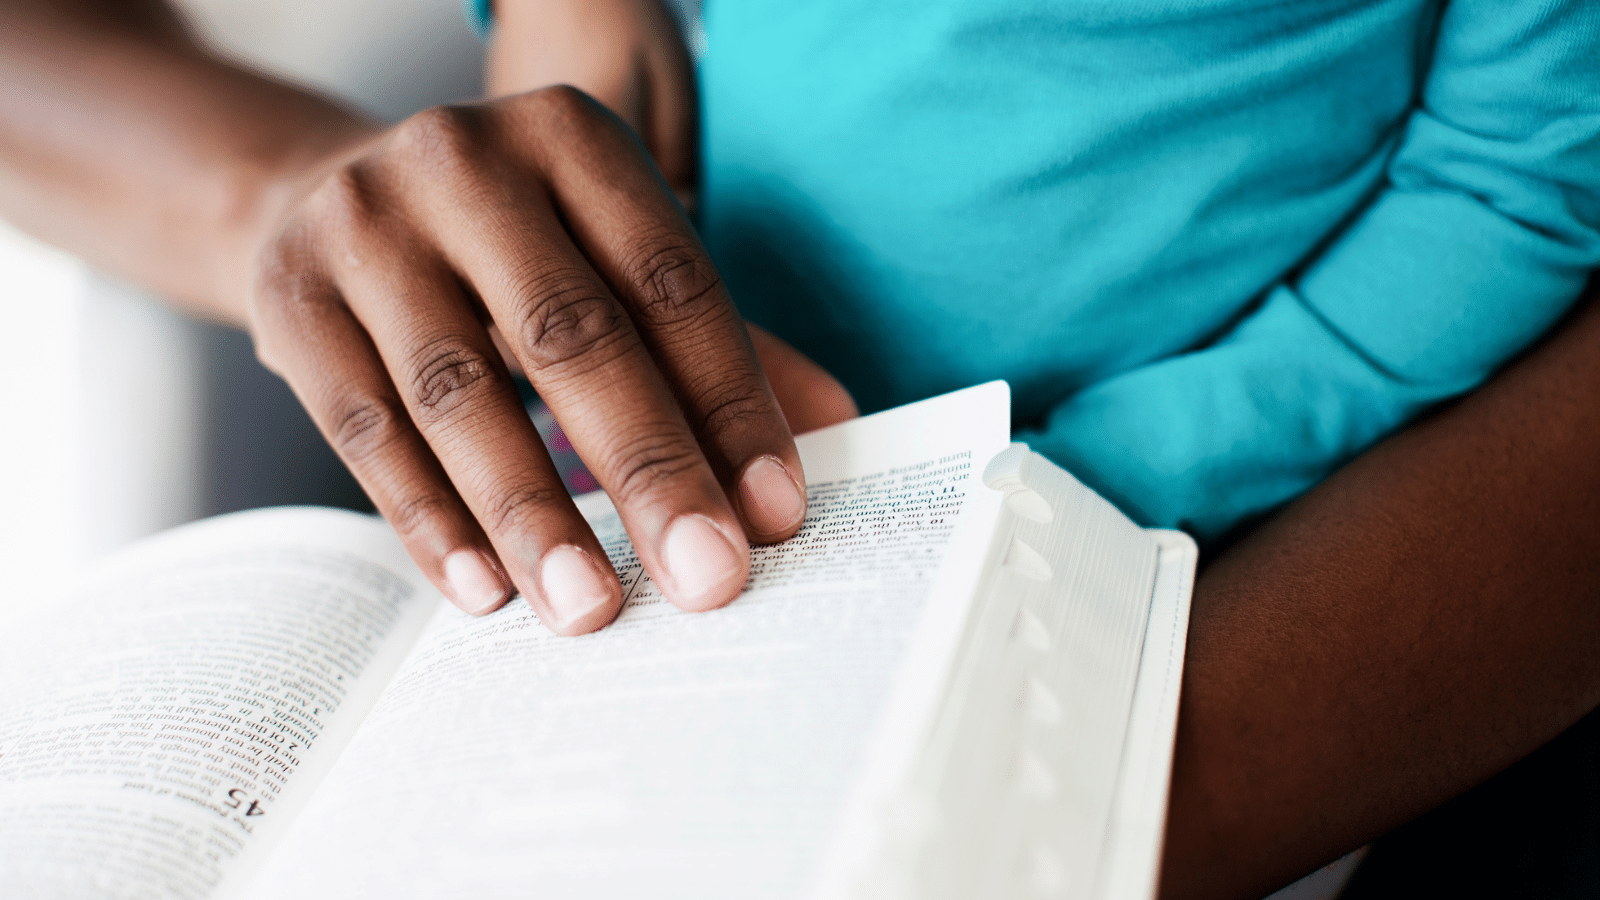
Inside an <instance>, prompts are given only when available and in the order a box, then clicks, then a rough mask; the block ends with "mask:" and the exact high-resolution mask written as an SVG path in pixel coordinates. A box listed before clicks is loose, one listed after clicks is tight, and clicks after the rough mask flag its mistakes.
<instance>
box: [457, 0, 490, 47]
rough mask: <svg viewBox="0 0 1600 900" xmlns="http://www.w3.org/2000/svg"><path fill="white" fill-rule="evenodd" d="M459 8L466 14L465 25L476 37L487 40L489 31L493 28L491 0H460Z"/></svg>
mask: <svg viewBox="0 0 1600 900" xmlns="http://www.w3.org/2000/svg"><path fill="white" fill-rule="evenodd" d="M461 7H462V9H464V10H465V11H466V13H467V24H469V25H471V26H472V30H473V31H476V32H477V33H478V37H481V38H488V37H489V29H490V28H492V27H494V2H493V0H461Z"/></svg>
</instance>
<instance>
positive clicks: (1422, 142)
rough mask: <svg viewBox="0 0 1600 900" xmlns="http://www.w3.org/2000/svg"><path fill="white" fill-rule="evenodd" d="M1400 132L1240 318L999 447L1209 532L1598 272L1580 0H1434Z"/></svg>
mask: <svg viewBox="0 0 1600 900" xmlns="http://www.w3.org/2000/svg"><path fill="white" fill-rule="evenodd" d="M1405 129H1406V130H1405V133H1404V135H1403V137H1402V140H1401V142H1400V144H1399V147H1398V149H1397V150H1396V152H1395V154H1394V156H1393V157H1392V159H1391V161H1390V163H1389V167H1388V177H1387V180H1386V183H1385V185H1384V187H1383V189H1382V190H1381V191H1380V192H1379V193H1378V194H1377V195H1376V196H1375V197H1374V198H1373V199H1372V201H1371V202H1370V203H1369V204H1367V205H1366V206H1365V207H1364V209H1363V210H1362V211H1361V213H1360V214H1359V215H1358V216H1357V217H1356V218H1355V219H1354V220H1353V221H1352V222H1351V223H1350V224H1349V225H1348V226H1347V227H1346V228H1344V229H1343V231H1342V232H1341V233H1340V234H1338V235H1337V236H1336V237H1335V238H1334V239H1333V240H1332V241H1331V243H1330V244H1329V245H1328V246H1327V247H1326V248H1324V249H1323V250H1322V251H1321V252H1320V253H1319V254H1317V255H1316V257H1315V258H1314V259H1312V260H1310V261H1309V263H1308V264H1307V265H1306V266H1304V267H1303V268H1302V270H1301V271H1300V272H1299V273H1298V274H1297V275H1296V276H1294V277H1291V278H1289V279H1288V280H1286V281H1285V282H1284V283H1283V284H1282V285H1280V286H1278V287H1276V288H1275V289H1273V290H1272V291H1270V292H1269V293H1268V294H1267V296H1266V297H1265V299H1264V301H1263V302H1262V304H1261V306H1260V307H1259V308H1258V309H1257V310H1256V311H1255V312H1253V313H1252V314H1251V315H1249V316H1248V317H1246V318H1245V319H1243V320H1242V321H1241V322H1239V323H1238V324H1237V325H1236V326H1234V327H1233V328H1231V329H1230V330H1229V331H1228V332H1227V333H1226V334H1225V335H1223V336H1222V337H1221V338H1220V339H1218V340H1216V341H1215V342H1214V343H1212V344H1210V345H1209V346H1206V347H1202V348H1199V349H1196V350H1195V351H1193V352H1190V353H1186V354H1183V355H1179V356H1176V357H1172V358H1168V359H1165V360H1161V361H1158V362H1156V363H1153V364H1150V365H1147V366H1144V367H1142V368H1138V369H1135V370H1133V371H1128V372H1124V373H1122V374H1120V375H1117V376H1113V377H1112V378H1110V379H1108V380H1105V381H1103V382H1100V383H1098V384H1096V385H1093V386H1091V387H1090V388H1088V389H1086V390H1084V391H1082V392H1081V393H1078V394H1076V395H1074V396H1073V397H1071V398H1069V399H1068V400H1066V401H1065V402H1063V403H1062V404H1061V405H1059V406H1057V407H1056V408H1054V409H1053V410H1052V411H1051V412H1050V414H1049V415H1048V416H1047V417H1046V419H1045V420H1044V422H1043V423H1042V424H1041V426H1040V427H1039V428H1038V429H1036V430H1032V431H1024V432H1022V433H1020V434H1019V437H1018V439H1019V440H1026V441H1028V442H1029V443H1031V444H1033V445H1034V447H1035V449H1038V450H1040V451H1041V452H1043V453H1045V454H1046V455H1048V456H1052V457H1054V458H1055V459H1057V460H1058V461H1059V462H1061V463H1062V464H1064V465H1066V466H1067V467H1069V468H1071V469H1072V470H1073V471H1074V472H1077V473H1079V475H1080V477H1082V478H1084V479H1085V480H1086V481H1088V482H1090V483H1092V484H1093V485H1094V486H1095V487H1096V488H1097V489H1099V490H1101V491H1102V492H1104V493H1105V494H1107V496H1109V497H1111V498H1112V499H1113V500H1115V501H1117V502H1119V503H1121V504H1122V505H1123V507H1124V508H1125V509H1126V510H1127V511H1128V512H1129V514H1130V515H1133V516H1134V517H1135V518H1137V519H1140V520H1141V521H1143V522H1145V523H1146V524H1152V525H1165V526H1180V527H1185V528H1188V529H1189V530H1191V531H1193V532H1195V533H1196V534H1198V535H1200V536H1202V537H1210V536H1215V535H1217V534H1219V533H1221V532H1223V531H1225V530H1226V529H1228V528H1229V527H1231V526H1232V525H1234V524H1235V523H1237V522H1239V521H1240V520H1241V519H1244V518H1246V517H1249V516H1251V515H1253V514H1256V513H1259V512H1262V511H1264V510H1267V509H1270V508H1272V507H1273V506H1276V505H1278V504H1280V503H1282V502H1284V501H1286V500H1288V499H1290V498H1292V497H1294V496H1295V495H1296V494H1299V493H1300V492H1302V491H1304V490H1306V489H1307V488H1309V487H1310V486H1312V485H1313V484H1315V483H1316V482H1317V481H1319V480H1321V479H1322V478H1323V477H1325V476H1326V475H1327V474H1328V473H1329V472H1330V471H1332V469H1333V468H1334V467H1335V466H1337V465H1338V464H1339V463H1340V462H1342V461H1344V460H1345V459H1348V458H1349V457H1351V456H1353V455H1354V454H1356V453H1358V452H1360V451H1361V450H1363V449H1364V448H1366V447H1367V446H1369V445H1370V444H1372V443H1373V442H1374V441H1376V440H1377V439H1378V438H1380V437H1381V436H1382V435H1384V434H1385V433H1386V432H1388V431H1390V430H1392V429H1394V428H1395V427H1397V426H1398V425H1400V424H1401V423H1403V422H1405V421H1406V420H1407V419H1408V418H1410V417H1411V416H1413V415H1415V414H1416V413H1417V412H1418V411H1420V410H1422V409H1423V408H1425V407H1427V406H1428V405H1429V404H1432V403H1435V402H1437V401H1439V400H1442V399H1445V398H1447V397H1450V396H1452V395H1455V394H1459V393H1461V392H1463V391H1466V390H1469V389H1471V388H1472V387H1473V386H1475V385H1477V384H1479V383H1480V382H1482V381H1483V380H1484V379H1485V378H1486V377H1487V376H1488V375H1489V374H1490V373H1491V372H1492V371H1493V370H1494V369H1495V368H1496V367H1497V366H1499V365H1500V364H1502V363H1504V362H1505V361H1506V360H1508V359H1509V358H1510V357H1511V356H1512V355H1513V354H1515V353H1516V352H1517V351H1518V350H1519V349H1521V348H1523V347H1524V346H1526V345H1527V344H1528V343H1530V342H1531V341H1532V340H1534V339H1535V338H1536V337H1537V336H1538V335H1539V334H1541V333H1542V332H1543V331H1545V330H1546V329H1547V328H1549V326H1550V325H1551V324H1552V323H1553V322H1555V321H1556V320H1557V319H1558V318H1559V317H1560V315H1561V314H1562V312H1563V311H1565V309H1566V308H1567V307H1568V306H1570V304H1571V303H1572V301H1573V300H1574V298H1575V297H1576V296H1577V295H1578V293H1579V292H1580V291H1581V290H1582V289H1583V285H1584V283H1585V281H1586V280H1587V278H1588V277H1589V274H1590V271H1591V270H1592V269H1594V268H1595V267H1596V266H1600V4H1596V3H1593V2H1590V0H1578V2H1552V0H1521V2H1505V0H1452V2H1451V3H1449V4H1448V5H1447V6H1446V11H1445V13H1444V15H1443V16H1442V18H1441V21H1440V24H1439V29H1438V34H1437V37H1436V39H1435V45H1434V48H1433V62H1432V65H1431V67H1430V70H1429V73H1428V75H1427V78H1426V81H1425V83H1424V84H1423V85H1422V87H1421V92H1420V97H1419V101H1418V104H1417V106H1416V108H1415V109H1414V111H1413V112H1412V114H1411V115H1410V116H1409V117H1408V119H1407V121H1406V123H1405Z"/></svg>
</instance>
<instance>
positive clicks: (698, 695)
mask: <svg viewBox="0 0 1600 900" xmlns="http://www.w3.org/2000/svg"><path fill="white" fill-rule="evenodd" d="M1009 416H1010V411H1009V392H1008V389H1007V387H1006V386H1005V384H1004V383H1001V382H996V383H991V384H987V385H980V386H978V387H974V388H968V389H966V390H962V391H957V392H955V393H952V394H948V395H945V396H943V397H937V398H933V399H931V400H926V401H922V402H920V403H914V404H910V405H908V406H904V407H900V408H897V409H893V410H889V411H886V412H883V413H878V414H875V415H871V416H867V417H864V418H861V419H857V420H854V421H851V422H846V423H844V424H841V425H837V426H834V427H831V428H827V429H823V430H821V431H818V432H814V433H812V434H808V435H803V436H801V437H800V438H799V439H798V444H799V447H800V453H801V457H802V460H803V462H804V465H805V470H806V474H807V481H808V495H809V503H810V506H809V509H808V512H807V517H806V520H805V522H804V524H803V526H802V528H801V530H800V532H799V534H798V535H796V536H795V537H794V538H793V539H791V540H789V541H787V542H785V543H783V544H779V545H774V546H769V547H758V548H756V549H755V550H754V553H753V558H752V565H751V574H750V580H749V583H748V585H747V586H746V588H745V590H744V592H743V593H742V594H741V595H740V596H739V597H738V598H737V599H736V600H734V601H733V602H732V603H731V604H729V605H728V606H726V607H724V608H722V609H718V610H713V611H711V612H705V613H684V612H681V611H678V610H677V609H675V608H673V607H671V606H670V605H669V604H668V603H666V602H665V601H664V599H663V598H662V596H661V594H660V592H659V591H658V590H657V589H656V588H655V586H654V584H653V582H652V581H651V579H650V578H649V576H648V575H646V574H644V573H643V571H642V569H641V567H640V565H639V563H638V561H637V559H636V557H635V556H634V554H633V552H632V550H631V547H630V545H629V543H628V540H627V536H626V534H625V533H624V532H623V529H622V527H621V525H620V524H619V522H618V519H617V516H616V514H615V512H614V510H613V509H612V508H611V506H610V504H609V501H608V500H607V499H606V498H605V496H604V495H603V494H599V493H597V494H591V495H586V496H584V497H582V498H579V506H580V508H581V509H582V510H583V512H584V515H585V516H586V518H587V519H588V520H589V522H590V523H591V525H592V527H594V529H595V531H596V533H597V535H598V536H599V537H600V539H601V541H602V543H603V545H604V546H605V547H606V550H607V553H608V554H609V556H610V558H611V561H612V563H613V564H614V565H615V566H616V569H617V572H618V573H619V575H620V576H621V578H622V582H623V587H624V590H625V596H626V602H625V604H624V607H623V610H622V613H621V614H620V615H619V617H618V618H617V620H616V621H615V622H613V623H612V624H611V625H609V626H607V627H606V628H604V629H601V630H600V631H598V632H596V633H594V634H590V635H585V636H582V637H557V636H555V635H553V634H552V633H550V632H549V631H548V630H546V629H545V628H544V627H543V626H542V625H541V624H540V623H539V621H538V619H537V617H536V616H535V615H534V614H533V613H532V611H531V610H530V609H529V608H528V606H527V605H526V604H524V603H521V602H519V601H513V603H512V604H509V605H508V606H506V607H505V608H503V609H501V610H499V611H497V612H495V613H493V614H490V615H487V616H484V617H481V618H473V617H470V616H467V615H465V614H462V613H460V612H458V611H457V610H455V609H454V608H453V607H451V606H450V605H448V604H447V603H445V602H444V601H443V599H442V598H441V597H440V596H439V595H438V593H437V592H436V591H435V590H434V589H433V588H432V587H431V586H430V585H429V584H428V582H427V581H426V580H425V579H423V577H422V576H421V575H420V573H418V572H417V571H416V570H415V569H414V568H413V566H412V565H411V563H410V562H409V560H408V559H407V557H406V555H405V553H404V551H403V550H402V548H401V546H400V544H399V542H398V540H397V539H396V538H395V536H394V535H393V533H392V532H391V531H390V530H389V529H388V527H387V526H386V525H385V524H384V523H383V522H382V521H381V520H379V519H377V518H374V517H370V516H361V515H357V514H355V513H348V512H341V511H334V510H324V509H312V508H291V509H273V510H260V511H254V512H248V513H239V514H234V515H229V516H223V517H219V518H217V519H213V520H209V521H206V522H200V523H196V524H193V525H189V526H185V527H183V528H179V529H176V530H174V531H171V532H168V533H166V534H163V535H158V536H156V537H154V538H151V539H149V540H148V541H146V542H144V543H142V544H139V545H135V546H134V547H132V548H129V549H128V550H125V551H123V552H121V553H120V554H118V555H116V556H114V557H113V558H111V559H109V560H107V561H106V562H105V563H104V564H103V565H101V566H99V567H98V568H96V569H95V570H94V571H93V572H91V573H88V574H87V575H86V576H85V577H84V579H83V580H82V582H81V583H80V584H79V585H78V586H76V587H75V588H74V589H73V593H72V602H71V603H70V605H68V606H66V607H64V608H62V609H61V610H58V611H53V612H51V613H49V614H48V615H43V616H40V617H38V618H35V619H32V620H29V621H27V622H26V623H24V624H22V625H19V626H18V627H16V628H13V629H12V630H11V631H10V632H9V633H7V634H4V635H0V698H3V700H0V896H5V897H8V898H19V900H20V898H35V897H40V898H42V897H51V898H56V897H74V898H75V897H85V898H88V897H94V898H111V897H115V898H145V897H172V898H196V900H198V898H238V897H257V898H266V897H328V898H341V900H347V898H369V897H370V898H380V897H381V898H385V900H393V898H397V897H400V898H408V897H418V898H422V897H429V898H431V897H474V898H492V897H512V896H516V897H522V896H530V895H532V896H540V897H574V898H579V897H581V898H607V897H629V898H633V897H641V896H649V897H686V898H687V897H694V898H715V897H730V898H732V897H737V898H752V897H756V898H765V897H773V898H790V897H793V898H815V900H825V898H826V900H833V898H837V900H869V898H886V900H887V898H957V897H963V898H965V897H985V898H1032V897H1040V898H1048V897H1061V898H1112V897H1117V898H1120V897H1151V896H1153V895H1154V892H1155V884H1156V874H1157V866H1158V862H1159V855H1160V846H1161V834H1162V827H1163V817H1164V814H1165V807H1166V798H1167V790H1168V784H1169V777H1170V770H1171V758H1172V745H1173V737H1174V729H1175V723H1176V716H1177V699H1178V688H1179V682H1180V674H1181V671H1182V665H1183V650H1184V636H1185V631H1186V624H1187V617H1188V604H1189V596H1190V592H1191V588H1192V581H1193V576H1194V569H1195V564H1196V558H1197V554H1196V550H1195V545H1194V543H1193V542H1192V541H1190V540H1189V538H1187V537H1186V536H1184V535H1183V534H1181V533H1178V532H1172V531H1162V530H1154V529H1144V528H1140V527H1138V526H1137V525H1136V524H1135V523H1134V522H1132V521H1131V520H1129V519H1128V518H1126V517H1125V516H1123V515H1122V514H1121V513H1120V512H1118V511H1117V510H1116V509H1115V508H1114V507H1113V506H1112V505H1111V504H1109V503H1107V502H1106V501H1105V500H1103V499H1101V498H1100V497H1099V496H1097V495H1096V494H1095V493H1094V492H1093V491H1091V490H1089V489H1088V488H1086V487H1084V486H1083V485H1082V484H1081V483H1079V482H1078V481H1077V480H1076V479H1074V478H1073V477H1072V476H1071V475H1069V474H1067V473H1066V472H1064V471H1063V470H1061V469H1059V468H1057V467H1056V466H1054V465H1053V464H1051V463H1050V462H1048V461H1047V460H1045V459H1044V458H1043V457H1040V456H1038V455H1037V454H1034V453H1032V452H1030V451H1029V450H1028V449H1027V448H1026V447H1025V446H1023V445H1021V444H1010V443H1009V427H1010V426H1009Z"/></svg>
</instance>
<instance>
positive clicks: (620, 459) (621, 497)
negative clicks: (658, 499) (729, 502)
mask: <svg viewBox="0 0 1600 900" xmlns="http://www.w3.org/2000/svg"><path fill="white" fill-rule="evenodd" d="M608 462H609V463H610V464H609V465H608V466H607V467H606V469H607V470H608V471H610V472H611V473H613V478H612V483H613V484H614V485H615V487H608V488H607V491H608V492H609V493H610V494H611V495H612V497H614V498H616V500H617V502H618V503H619V504H622V505H627V504H630V503H633V502H636V501H638V500H640V499H641V498H644V497H646V496H648V495H650V494H652V493H654V492H655V491H656V489H657V488H658V486H660V485H661V484H663V483H665V482H670V481H672V480H674V479H676V478H677V477H679V476H681V475H683V474H685V473H687V472H690V471H692V470H693V469H694V468H695V467H696V466H699V465H701V464H702V462H701V456H700V450H699V448H697V447H695V446H694V445H693V444H691V443H685V442H684V441H682V440H680V439H677V438H673V437H665V438H663V437H654V438H647V439H642V440H637V441H634V442H632V443H629V444H624V445H623V446H621V447H619V448H618V449H616V450H614V451H613V452H612V453H611V454H610V459H609V460H608Z"/></svg>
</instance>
